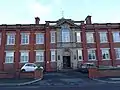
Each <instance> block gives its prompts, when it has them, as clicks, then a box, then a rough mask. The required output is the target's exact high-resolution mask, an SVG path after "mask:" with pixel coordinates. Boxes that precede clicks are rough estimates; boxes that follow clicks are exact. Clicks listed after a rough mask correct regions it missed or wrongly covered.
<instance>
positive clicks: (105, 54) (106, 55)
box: [102, 49, 110, 59]
mask: <svg viewBox="0 0 120 90" xmlns="http://www.w3.org/2000/svg"><path fill="white" fill-rule="evenodd" d="M102 58H103V59H110V54H109V50H108V49H102Z"/></svg>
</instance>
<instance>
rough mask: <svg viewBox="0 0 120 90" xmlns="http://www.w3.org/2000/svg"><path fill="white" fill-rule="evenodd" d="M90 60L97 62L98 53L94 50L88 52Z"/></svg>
mask: <svg viewBox="0 0 120 90" xmlns="http://www.w3.org/2000/svg"><path fill="white" fill-rule="evenodd" d="M88 60H96V51H95V50H94V49H89V50H88Z"/></svg>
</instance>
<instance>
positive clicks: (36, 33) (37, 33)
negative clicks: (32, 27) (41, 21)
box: [34, 32, 45, 34]
mask: <svg viewBox="0 0 120 90" xmlns="http://www.w3.org/2000/svg"><path fill="white" fill-rule="evenodd" d="M34 34H45V33H43V32H35V33H34Z"/></svg>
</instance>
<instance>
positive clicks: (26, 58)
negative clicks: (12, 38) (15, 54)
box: [20, 51, 29, 63]
mask: <svg viewBox="0 0 120 90" xmlns="http://www.w3.org/2000/svg"><path fill="white" fill-rule="evenodd" d="M28 61H29V52H28V51H21V53H20V62H21V63H27V62H28Z"/></svg>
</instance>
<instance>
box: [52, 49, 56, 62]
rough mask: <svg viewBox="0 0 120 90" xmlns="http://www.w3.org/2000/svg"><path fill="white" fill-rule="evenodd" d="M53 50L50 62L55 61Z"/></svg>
mask: <svg viewBox="0 0 120 90" xmlns="http://www.w3.org/2000/svg"><path fill="white" fill-rule="evenodd" d="M55 57H56V56H55V50H51V61H55V60H56V58H55Z"/></svg>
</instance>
